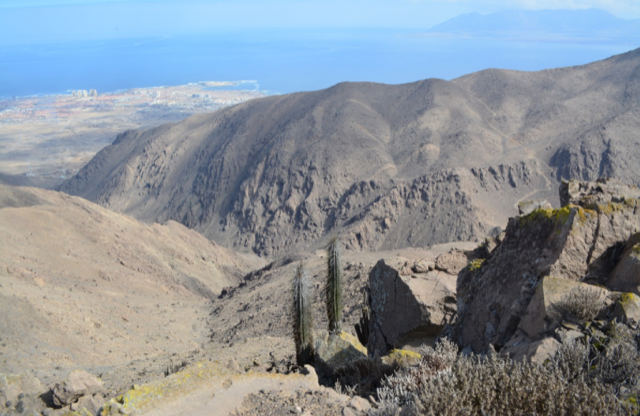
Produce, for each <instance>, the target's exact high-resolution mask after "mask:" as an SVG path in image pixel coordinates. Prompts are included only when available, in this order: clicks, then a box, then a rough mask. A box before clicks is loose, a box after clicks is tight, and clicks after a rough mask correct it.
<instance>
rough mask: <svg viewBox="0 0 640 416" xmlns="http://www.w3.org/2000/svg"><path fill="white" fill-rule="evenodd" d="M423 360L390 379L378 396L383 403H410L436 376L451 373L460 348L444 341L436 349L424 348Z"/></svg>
mask: <svg viewBox="0 0 640 416" xmlns="http://www.w3.org/2000/svg"><path fill="white" fill-rule="evenodd" d="M420 354H421V355H422V359H421V360H420V362H419V363H418V364H417V365H415V366H411V367H407V368H404V369H402V371H399V372H398V373H396V374H394V375H393V376H392V377H388V378H387V379H386V380H385V381H384V383H383V386H382V388H380V389H378V396H379V397H380V399H381V400H382V401H383V402H388V401H392V402H394V403H396V404H399V405H405V404H407V403H409V401H410V399H411V395H412V394H413V393H415V392H417V391H419V390H421V389H423V388H425V387H426V385H427V384H428V383H429V382H430V380H431V379H433V378H434V377H435V376H437V375H438V374H440V373H442V372H446V371H450V370H451V365H452V364H453V363H454V362H455V360H456V357H457V356H458V347H457V346H456V345H455V344H454V343H453V342H451V341H449V340H448V339H442V340H441V341H440V342H439V343H438V345H436V347H435V348H433V349H432V348H422V349H421V351H420Z"/></svg>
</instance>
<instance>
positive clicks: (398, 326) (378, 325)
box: [367, 260, 456, 356]
mask: <svg viewBox="0 0 640 416" xmlns="http://www.w3.org/2000/svg"><path fill="white" fill-rule="evenodd" d="M369 291H370V309H371V313H370V317H369V342H368V344H367V349H368V354H369V356H375V355H376V354H377V355H378V356H384V355H386V354H387V353H388V352H389V351H390V350H391V349H392V348H401V347H402V346H403V345H405V344H407V343H421V342H424V341H426V340H428V339H430V338H434V337H436V336H437V335H438V334H439V333H440V331H441V330H442V329H443V328H444V326H445V325H446V324H448V323H450V322H451V321H452V320H453V318H454V317H455V313H456V300H455V277H453V276H449V275H447V274H446V273H438V272H429V273H426V274H421V275H420V277H419V278H411V277H408V276H407V277H405V276H401V275H400V274H399V273H398V271H397V270H396V269H394V268H393V267H391V266H388V265H386V264H385V262H384V260H380V261H379V262H378V263H377V264H376V265H375V267H374V268H373V269H372V270H371V272H370V274H369Z"/></svg>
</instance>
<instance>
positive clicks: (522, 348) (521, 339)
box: [501, 335, 560, 364]
mask: <svg viewBox="0 0 640 416" xmlns="http://www.w3.org/2000/svg"><path fill="white" fill-rule="evenodd" d="M559 347H560V342H558V340H556V339H555V338H553V337H546V338H542V339H539V340H535V341H534V340H531V339H530V338H528V337H526V336H524V335H519V336H514V337H512V338H511V339H510V340H509V342H508V343H507V345H505V347H504V348H503V349H502V351H501V354H502V355H504V356H507V357H509V358H511V359H513V360H515V361H523V360H524V361H530V362H534V363H538V364H542V363H544V362H545V361H546V360H548V359H549V358H552V357H553V356H554V355H555V354H556V352H558V348H559Z"/></svg>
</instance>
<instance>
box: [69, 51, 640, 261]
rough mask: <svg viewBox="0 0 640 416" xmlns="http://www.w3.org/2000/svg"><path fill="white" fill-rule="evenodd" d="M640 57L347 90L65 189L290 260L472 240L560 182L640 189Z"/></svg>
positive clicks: (199, 130) (111, 158)
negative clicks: (328, 250)
mask: <svg viewBox="0 0 640 416" xmlns="http://www.w3.org/2000/svg"><path fill="white" fill-rule="evenodd" d="M639 100H640V50H635V51H632V52H629V53H626V54H623V55H619V56H615V57H612V58H610V59H607V60H604V61H600V62H596V63H593V64H589V65H584V66H580V67H571V68H561V69H554V70H546V71H540V72H531V73H525V72H516V71H506V70H486V71H482V72H478V73H475V74H471V75H468V76H465V77H462V78H459V79H456V80H453V81H451V82H448V81H443V80H438V79H429V80H425V81H420V82H416V83H411V84H403V85H382V84H372V83H343V84H338V85H336V86H334V87H331V88H329V89H326V90H322V91H315V92H307V93H296V94H289V95H283V96H275V97H267V98H263V99H256V100H253V101H250V102H247V103H244V104H240V105H237V106H235V107H232V108H228V109H225V110H221V111H218V112H216V113H212V114H207V115H198V116H194V117H191V118H189V119H187V120H185V121H183V122H181V123H178V124H174V125H165V126H161V127H158V128H156V129H152V130H148V131H145V132H127V133H124V134H122V135H120V136H119V137H118V139H117V140H116V141H115V142H114V143H113V144H112V145H111V146H108V147H107V148H105V149H104V150H103V151H101V152H100V153H99V154H98V155H96V157H95V158H94V159H93V160H92V161H91V162H90V163H89V164H88V165H86V166H85V167H84V168H83V169H82V170H81V171H80V172H79V173H78V175H76V176H75V177H74V178H72V179H70V180H69V181H67V182H66V183H64V184H63V185H62V187H61V190H63V191H64V192H67V193H70V194H73V195H79V196H82V197H84V198H87V199H89V200H91V201H95V202H97V203H99V204H101V205H103V206H105V207H108V208H111V209H114V210H116V211H122V212H124V213H127V214H129V215H132V216H134V217H136V218H138V219H141V220H143V221H160V222H162V221H166V220H175V221H178V222H180V223H182V224H184V225H186V226H187V227H190V228H193V229H195V230H198V231H200V232H201V233H203V234H204V235H205V236H206V237H208V238H210V239H213V240H214V241H216V242H218V243H220V244H222V245H225V246H227V247H230V248H233V249H236V250H241V251H247V252H251V251H252V252H255V253H257V254H260V255H263V256H264V255H266V256H275V255H280V254H283V253H285V252H290V251H296V250H300V249H303V248H312V249H313V248H317V247H319V246H320V245H321V244H322V243H323V241H324V239H325V237H326V236H327V235H329V234H333V233H336V232H338V233H340V234H341V235H342V237H341V238H342V240H343V241H344V242H345V245H346V247H347V248H349V249H362V250H387V249H394V248H400V247H409V246H414V247H415V246H427V245H431V244H435V243H443V242H448V241H457V240H462V241H468V240H472V239H475V238H478V237H481V236H483V235H485V234H486V233H488V232H490V231H491V229H492V228H493V227H494V226H498V225H502V224H504V223H505V222H506V218H507V217H508V216H510V215H514V214H515V213H516V212H517V211H516V208H515V205H516V203H517V202H518V201H519V200H522V199H528V198H547V199H549V200H550V201H552V202H555V201H556V198H557V197H556V195H557V186H558V184H559V179H560V178H578V179H590V180H592V179H596V178H597V177H599V176H601V175H607V176H614V177H618V178H620V179H621V180H623V181H626V182H630V183H636V184H638V183H639V182H638V181H639V179H638V178H640V165H638V163H637V160H638V159H639V158H640V129H638V127H640V107H639V106H638V103H639Z"/></svg>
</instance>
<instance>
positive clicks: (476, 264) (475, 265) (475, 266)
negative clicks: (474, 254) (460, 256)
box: [467, 259, 485, 272]
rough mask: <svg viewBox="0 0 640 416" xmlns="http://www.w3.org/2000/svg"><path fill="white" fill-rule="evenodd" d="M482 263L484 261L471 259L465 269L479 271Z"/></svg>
mask: <svg viewBox="0 0 640 416" xmlns="http://www.w3.org/2000/svg"><path fill="white" fill-rule="evenodd" d="M484 261H485V259H473V260H471V261H470V262H469V264H468V265H467V268H468V269H469V271H471V272H475V271H476V270H479V269H480V267H482V264H483V263H484Z"/></svg>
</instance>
